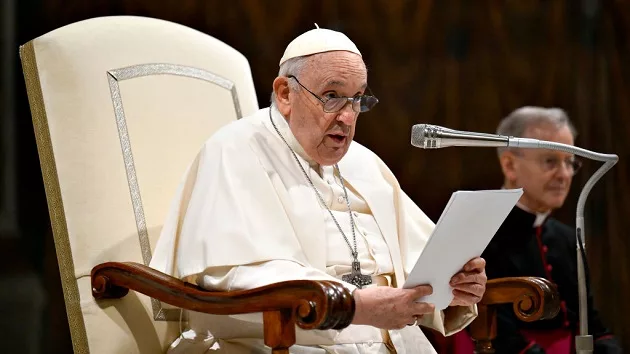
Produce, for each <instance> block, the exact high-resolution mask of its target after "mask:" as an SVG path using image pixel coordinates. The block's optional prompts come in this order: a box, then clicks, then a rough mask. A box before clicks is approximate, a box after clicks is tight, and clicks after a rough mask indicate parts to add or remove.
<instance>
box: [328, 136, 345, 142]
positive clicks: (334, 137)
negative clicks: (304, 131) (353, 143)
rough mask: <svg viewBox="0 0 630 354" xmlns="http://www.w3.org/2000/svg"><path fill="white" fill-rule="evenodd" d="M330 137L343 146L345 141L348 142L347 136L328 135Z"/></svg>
mask: <svg viewBox="0 0 630 354" xmlns="http://www.w3.org/2000/svg"><path fill="white" fill-rule="evenodd" d="M328 137H329V138H330V139H332V140H333V141H334V142H335V143H338V144H341V143H343V142H344V141H346V136H345V135H341V134H328Z"/></svg>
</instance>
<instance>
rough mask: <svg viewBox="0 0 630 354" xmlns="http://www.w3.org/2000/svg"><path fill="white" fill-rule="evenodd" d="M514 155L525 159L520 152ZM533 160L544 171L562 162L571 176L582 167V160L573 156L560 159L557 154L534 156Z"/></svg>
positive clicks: (552, 169)
mask: <svg viewBox="0 0 630 354" xmlns="http://www.w3.org/2000/svg"><path fill="white" fill-rule="evenodd" d="M515 156H517V157H519V158H523V159H525V156H523V155H520V154H515ZM534 161H536V162H537V163H538V165H539V166H540V168H541V169H542V170H543V171H544V172H551V171H556V170H557V169H558V168H559V167H560V164H563V165H564V167H565V168H566V169H567V170H569V172H570V173H571V176H575V175H576V174H577V172H578V171H579V170H580V168H581V167H582V161H580V160H578V159H576V158H575V157H568V158H566V159H561V158H559V157H557V156H540V157H538V158H535V159H534Z"/></svg>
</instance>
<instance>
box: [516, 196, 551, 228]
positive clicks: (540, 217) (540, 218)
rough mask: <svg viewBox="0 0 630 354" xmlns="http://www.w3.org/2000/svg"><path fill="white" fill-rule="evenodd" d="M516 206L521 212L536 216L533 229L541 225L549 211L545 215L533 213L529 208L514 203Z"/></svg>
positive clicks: (519, 203)
mask: <svg viewBox="0 0 630 354" xmlns="http://www.w3.org/2000/svg"><path fill="white" fill-rule="evenodd" d="M516 206H517V207H519V208H520V209H521V210H523V211H526V212H528V213H530V214H534V215H536V219H534V227H538V226H540V225H542V224H543V222H545V219H546V218H547V216H549V213H550V212H549V211H548V212H546V213H538V212H535V211H533V210H531V209H530V208H528V207H526V206H525V205H524V204H522V203H521V202H516Z"/></svg>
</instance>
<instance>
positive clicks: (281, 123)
mask: <svg viewBox="0 0 630 354" xmlns="http://www.w3.org/2000/svg"><path fill="white" fill-rule="evenodd" d="M269 109H270V110H271V117H272V119H273V122H274V123H275V124H276V126H277V127H278V130H279V131H280V134H282V136H283V137H284V139H285V140H286V141H287V144H289V146H290V147H291V149H293V151H295V153H296V154H298V155H299V156H300V157H301V158H303V159H304V160H305V161H306V162H308V164H309V166H311V168H313V169H314V170H315V171H317V172H318V173H319V170H320V168H319V167H320V166H319V164H318V163H317V162H315V160H313V159H312V158H311V157H310V156H308V154H307V153H306V151H304V148H302V145H300V143H299V142H298V141H297V139H296V138H295V135H293V132H292V131H291V128H290V127H289V123H287V120H286V119H285V118H284V116H282V114H281V113H280V111H278V108H276V106H274V105H272V106H271V107H270V108H269Z"/></svg>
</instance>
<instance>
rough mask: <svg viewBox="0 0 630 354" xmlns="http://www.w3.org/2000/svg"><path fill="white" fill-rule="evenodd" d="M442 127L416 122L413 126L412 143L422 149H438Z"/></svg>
mask: <svg viewBox="0 0 630 354" xmlns="http://www.w3.org/2000/svg"><path fill="white" fill-rule="evenodd" d="M439 131H440V127H438V126H436V125H431V124H416V125H414V126H413V127H411V145H413V146H415V147H419V148H422V149H437V148H439V147H440V146H439V144H438V139H439V137H438V133H439Z"/></svg>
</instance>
